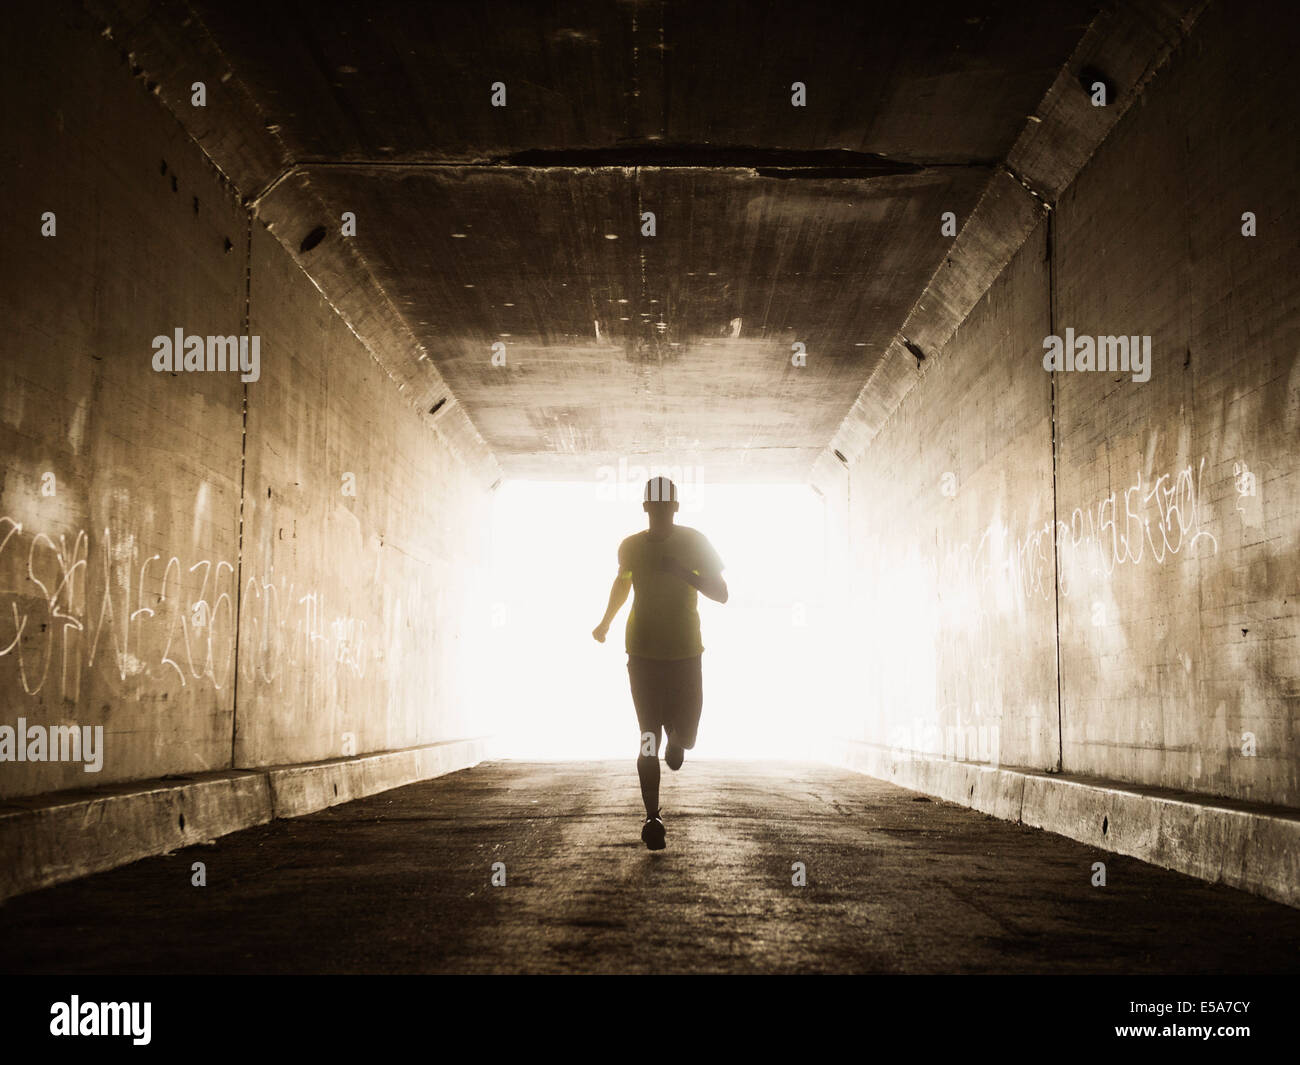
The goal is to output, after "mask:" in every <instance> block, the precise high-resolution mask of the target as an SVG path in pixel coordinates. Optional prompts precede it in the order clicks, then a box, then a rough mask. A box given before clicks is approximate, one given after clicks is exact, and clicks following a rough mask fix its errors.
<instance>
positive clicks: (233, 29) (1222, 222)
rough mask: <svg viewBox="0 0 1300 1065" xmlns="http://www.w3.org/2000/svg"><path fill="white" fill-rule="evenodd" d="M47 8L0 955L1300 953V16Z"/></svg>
mask: <svg viewBox="0 0 1300 1065" xmlns="http://www.w3.org/2000/svg"><path fill="white" fill-rule="evenodd" d="M9 14H10V17H11V19H12V20H13V23H14V24H13V26H12V27H11V29H10V40H11V41H12V42H16V43H17V42H21V44H20V45H18V46H16V47H13V48H11V49H10V51H9V54H8V56H7V59H6V62H5V63H4V64H3V65H0V79H2V81H3V87H2V95H3V98H4V99H5V100H6V101H7V102H8V103H7V106H6V109H5V112H6V113H5V118H4V127H5V132H4V137H3V139H2V140H0V146H2V147H0V151H2V152H3V156H4V166H3V174H4V184H3V188H4V202H5V205H6V210H4V212H3V213H2V215H0V219H2V220H0V226H3V247H4V250H5V254H4V279H5V283H4V285H3V288H2V289H0V299H2V300H3V304H4V314H3V318H4V321H5V323H6V328H5V329H4V330H3V347H4V357H3V361H2V363H0V376H2V382H3V383H2V385H0V440H2V441H3V450H4V462H3V480H2V481H0V597H2V601H0V699H2V700H3V713H0V726H2V727H0V801H2V803H3V805H2V807H0V855H3V862H2V863H0V895H2V896H3V897H4V898H5V900H6V901H5V902H4V905H3V906H2V907H0V929H2V930H3V931H2V934H0V942H2V943H3V946H0V953H2V954H3V956H4V969H5V970H6V971H8V972H11V973H17V974H21V975H28V976H34V975H37V974H47V975H48V974H54V975H59V974H63V975H68V974H81V975H94V974H99V975H104V974H112V973H119V974H136V975H148V974H153V975H159V974H169V973H186V972H209V973H213V972H215V973H286V972H295V973H305V972H330V973H342V972H406V973H414V972H451V973H468V972H485V973H504V972H606V973H665V972H716V973H721V972H747V973H754V972H757V973H779V972H867V973H971V974H973V973H994V972H997V973H1020V974H1025V973H1031V974H1037V973H1066V972H1069V973H1091V974H1169V973H1174V972H1180V973H1202V974H1212V973H1219V974H1224V973H1229V974H1261V973H1265V974H1270V973H1280V972H1296V971H1297V970H1300V955H1298V954H1297V944H1300V913H1298V912H1297V906H1300V857H1298V855H1300V846H1298V844H1300V732H1298V724H1297V723H1298V721H1300V657H1298V655H1297V648H1298V647H1300V565H1298V563H1297V559H1298V558H1300V554H1298V549H1300V521H1298V520H1297V519H1298V517H1300V461H1298V449H1297V441H1298V440H1300V345H1298V344H1297V340H1298V338H1300V329H1298V326H1300V293H1298V292H1297V277H1300V241H1298V240H1297V236H1298V234H1300V227H1298V226H1297V214H1296V199H1297V184H1296V174H1297V172H1298V170H1300V160H1298V159H1297V143H1298V142H1300V138H1297V103H1298V102H1300V94H1298V93H1297V90H1296V83H1295V78H1294V72H1293V69H1292V68H1293V57H1294V53H1295V49H1296V45H1297V40H1298V37H1300V35H1298V34H1297V29H1300V18H1298V17H1297V14H1296V11H1295V9H1294V8H1293V7H1291V6H1290V5H1285V4H1276V3H1267V2H1263V0H1232V2H1228V0H1134V2H1127V3H1110V2H1106V3H1103V2H1098V0H1050V2H1037V3H1019V2H998V0H962V2H960V3H957V2H948V0H931V2H926V3H919V4H906V5H900V4H858V5H845V6H840V5H829V4H821V3H813V4H807V3H803V4H777V3H763V4H742V3H738V2H734V0H718V2H711V3H695V4H692V3H686V2H683V0H664V2H656V3H650V2H630V0H629V2H624V3H608V4H602V3H594V2H577V0H574V2H568V3H557V4H543V5H536V4H526V3H514V2H503V3H495V4H491V5H480V4H475V3H468V2H466V3H455V4H446V5H438V6H433V7H429V6H422V5H419V4H411V3H378V4H373V5H366V6H364V7H360V6H354V5H350V4H346V3H341V2H337V0H325V2H321V3H316V4H313V5H310V6H303V5H291V4H280V3H270V4H267V3H258V4H251V3H244V2H240V0H223V2H221V3H216V2H211V0H159V2H157V3H151V4H147V5H146V4H136V3H130V2H128V0H84V3H71V2H56V3H47V4H42V5H28V6H25V7H23V8H21V9H18V10H14V11H11V12H9ZM659 474H663V475H667V476H670V477H672V478H673V480H674V481H675V482H676V484H677V486H678V489H679V493H680V503H681V509H680V512H679V514H678V521H679V523H680V524H684V525H688V526H691V527H695V528H698V529H699V530H700V531H701V532H703V533H704V534H705V535H706V536H708V537H709V538H710V540H711V542H712V543H713V544H714V546H715V547H716V548H717V551H718V553H719V554H720V555H721V557H722V560H723V562H724V563H725V564H726V568H725V569H724V570H723V575H724V576H725V578H726V580H727V582H728V587H729V591H730V598H729V601H728V602H727V603H725V604H718V603H714V602H711V601H706V599H705V598H704V597H703V596H701V597H700V607H699V612H700V616H701V618H702V625H703V642H704V645H705V647H706V652H705V653H704V655H703V663H704V666H703V673H704V708H703V716H702V719H701V724H700V732H699V740H698V743H697V745H696V747H695V748H694V749H692V750H691V751H689V752H687V755H686V762H685V765H684V766H683V767H682V769H681V770H680V771H679V772H676V773H673V772H671V771H669V770H668V769H664V770H663V778H662V785H661V787H662V792H661V796H662V806H663V811H664V823H665V825H666V828H667V847H666V849H665V850H663V851H662V852H649V851H647V849H646V848H645V847H644V846H643V845H642V843H641V840H640V839H639V838H638V831H639V830H640V824H641V821H642V819H643V818H644V816H645V815H644V811H643V810H642V809H641V799H640V795H639V793H638V778H637V766H636V764H635V759H636V757H637V744H638V725H637V718H636V716H635V714H634V711H633V706H632V702H631V698H630V695H629V690H628V674H627V670H626V658H625V656H624V652H623V622H624V619H625V617H626V608H624V612H623V613H622V614H620V615H619V617H618V620H617V621H615V623H614V625H613V627H612V628H611V630H610V636H609V638H608V641H607V642H606V644H604V645H603V646H602V645H600V644H597V643H596V642H595V641H593V640H592V638H591V628H592V625H593V623H595V622H596V621H597V620H598V619H599V618H600V615H601V611H602V609H603V608H604V605H605V601H606V595H607V592H608V589H609V585H610V580H611V579H612V578H613V577H614V576H615V574H616V571H617V568H618V565H617V558H616V550H617V547H618V543H619V541H620V539H621V538H622V537H624V536H628V535H630V534H632V533H636V532H638V531H639V530H642V529H644V528H645V522H646V516H645V514H644V513H643V512H642V508H641V491H642V484H643V482H644V481H645V480H646V479H647V478H649V477H650V476H652V475H659ZM656 764H657V763H656ZM327 929H328V931H326V930H327ZM51 986H56V985H51ZM1126 1008H1127V1007H1126ZM1116 1016H1118V1014H1117V1015H1116ZM1111 1021H1113V1022H1114V1023H1125V1022H1124V1021H1123V1020H1122V1019H1116V1017H1111V1018H1110V1019H1109V1020H1108V1021H1107V1023H1111Z"/></svg>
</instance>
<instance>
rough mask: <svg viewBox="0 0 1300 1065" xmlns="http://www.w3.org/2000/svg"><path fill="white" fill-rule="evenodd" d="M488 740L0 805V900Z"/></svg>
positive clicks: (393, 784) (350, 789)
mask: <svg viewBox="0 0 1300 1065" xmlns="http://www.w3.org/2000/svg"><path fill="white" fill-rule="evenodd" d="M488 740H489V738H488V737H485V736H476V737H470V738H466V739H456V740H445V741H443V742H440V743H431V744H426V745H424V746H420V747H407V748H403V749H401V750H393V751H378V752H374V753H371V754H361V755H357V756H355V757H351V758H333V759H329V760H328V761H323V762H303V763H299V764H295V765H277V766H263V767H259V768H256V769H236V770H224V771H221V772H213V773H194V774H190V775H185V776H174V777H163V778H161V779H157V780H139V781H127V782H124V783H118V784H108V785H105V786H103V787H99V788H87V789H78V790H76V791H61V792H52V793H48V794H45V795H33V796H30V797H25V798H14V799H9V800H6V801H5V802H4V803H3V804H0V901H3V900H4V899H7V898H11V897H13V896H14V895H20V894H22V893H24V892H27V891H35V890H37V889H38V888H43V887H49V886H51V885H52V884H58V883H62V882H63V881H65V880H75V879H76V878H77V877H81V876H87V875H89V874H90V873H98V872H102V871H104V870H105V869H112V868H115V867H116V866H119V865H126V864H127V863H129V862H134V861H138V860H140V859H141V858H148V857H150V856H151V855H155V854H165V853H167V852H169V851H173V850H177V849H178V848H180V847H189V846H192V845H194V844H196V843H204V842H206V841H208V840H211V839H215V838H217V837H218V836H224V835H227V834H228V833H231V832H238V831H239V830H240V829H244V828H251V827H252V826H253V825H261V824H265V823H266V822H268V821H270V820H272V819H273V818H277V817H298V816H301V815H302V814H308V813H311V812H312V811H314V810H322V809H324V808H325V807H327V806H336V805H338V804H339V803H345V802H351V801H352V800H353V799H360V798H362V797H364V796H366V795H373V794H375V793H376V792H380V791H388V790H389V789H390V788H399V787H402V786H403V785H405V784H411V783H414V782H415V781H417V780H427V779H429V778H431V777H437V776H442V775H443V774H445V773H453V772H455V771H456V770H458V769H465V768H467V767H469V766H472V765H477V764H478V763H479V762H481V761H482V760H483V759H484V757H485V756H486V751H487V746H488Z"/></svg>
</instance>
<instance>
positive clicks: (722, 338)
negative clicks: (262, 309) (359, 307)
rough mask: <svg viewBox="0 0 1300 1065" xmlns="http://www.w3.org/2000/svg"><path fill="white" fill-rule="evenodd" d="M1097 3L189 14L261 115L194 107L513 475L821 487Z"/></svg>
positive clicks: (458, 7)
mask: <svg viewBox="0 0 1300 1065" xmlns="http://www.w3.org/2000/svg"><path fill="white" fill-rule="evenodd" d="M1098 6H1099V5H1098V4H1096V3H1076V2H1064V0H1063V2H1050V3H1011V2H994V0H969V2H964V3H919V4H898V3H889V4H871V3H867V4H846V5H842V6H841V5H817V4H806V3H803V4H795V3H786V2H782V3H776V4H755V3H742V2H734V3H718V4H705V3H700V2H690V0H672V2H663V3H602V4H597V3H581V4H579V3H556V4H539V3H517V4H492V5H483V4H481V3H463V4H455V5H444V4H383V3H380V4H367V5H356V4H353V3H337V2H327V3H310V4H307V3H304V4H301V5H262V4H257V5H253V4H247V3H231V2H230V0H212V2H206V0H204V2H193V3H189V4H185V5H172V6H171V11H172V15H174V17H175V18H176V19H177V21H178V23H179V24H180V25H181V26H183V27H185V29H184V30H181V29H177V31H176V34H175V35H174V37H175V39H174V40H173V41H172V44H173V45H176V44H177V42H180V43H181V44H182V45H184V43H185V41H186V40H188V41H189V44H188V45H185V46H186V47H189V48H190V49H191V50H192V52H193V53H194V54H193V62H194V63H195V64H198V63H199V62H204V63H212V62H214V61H220V62H221V63H222V64H224V65H225V66H226V67H227V70H226V71H223V74H225V75H226V80H225V81H223V82H222V83H221V84H222V85H225V86H226V87H227V90H228V91H229V83H230V82H231V79H233V84H234V86H235V87H236V88H237V91H238V92H239V93H240V94H242V96H243V97H244V99H245V103H246V105H248V106H249V107H250V108H251V110H250V111H249V112H248V113H253V114H256V115H257V116H258V118H259V119H260V125H259V127H258V128H256V129H254V130H252V131H247V130H245V131H243V132H242V133H238V134H237V133H233V132H230V131H226V132H224V133H223V132H222V131H220V130H215V129H213V128H211V126H210V125H209V127H208V128H202V123H203V121H204V119H202V118H199V117H194V110H193V109H191V111H190V113H189V114H188V115H187V114H186V113H185V109H178V113H179V114H180V115H181V118H182V121H184V122H186V123H187V125H189V126H190V127H191V132H193V133H194V134H195V136H196V138H197V139H199V141H200V143H203V144H204V145H205V147H208V148H209V153H210V154H211V155H212V156H213V158H214V159H216V160H217V162H218V164H219V165H221V166H222V167H223V169H226V170H227V172H228V173H231V176H232V178H234V179H235V181H236V183H237V184H238V185H239V187H240V190H241V192H243V193H245V194H246V196H247V197H248V199H249V200H250V201H251V202H253V203H254V204H255V205H256V207H257V209H258V211H259V215H260V216H261V217H262V218H263V220H264V221H267V222H268V224H269V225H271V227H272V230H273V232H275V233H276V235H277V236H278V237H279V238H280V239H281V240H282V241H283V242H284V243H285V244H286V246H288V247H289V248H290V250H291V251H293V252H294V253H295V255H297V257H298V258H299V261H300V262H301V263H302V265H303V267H304V269H306V270H307V272H308V273H309V274H311V275H312V276H313V277H314V278H315V279H316V281H317V284H318V285H319V286H320V287H321V289H322V291H323V292H324V293H325V294H326V296H328V297H330V298H331V299H335V298H336V297H337V298H339V299H346V292H340V290H341V289H348V288H350V287H351V286H352V285H353V281H351V280H349V279H348V276H347V270H348V269H351V270H355V271H357V272H359V273H360V274H364V275H365V276H364V277H361V278H358V279H357V280H356V281H355V284H356V286H362V285H371V286H373V287H374V289H375V294H376V295H379V296H381V297H382V296H386V299H387V302H388V303H389V304H390V305H391V308H392V310H393V311H394V312H395V314H394V318H396V319H398V320H399V321H400V327H401V328H402V329H405V330H408V331H409V333H410V334H411V336H412V337H413V338H414V342H415V343H414V346H413V347H412V352H414V354H411V355H410V356H409V359H410V361H412V362H419V361H423V360H424V359H426V358H427V360H428V362H429V363H431V364H432V366H433V367H434V368H435V369H436V372H437V378H438V381H439V382H445V386H444V385H442V384H441V383H438V384H435V385H432V386H430V387H431V390H432V391H431V392H430V394H431V395H432V394H433V393H436V392H437V391H439V389H445V390H447V391H448V395H449V396H450V397H452V398H454V400H455V401H456V402H457V403H458V404H459V405H460V406H461V407H462V408H463V410H464V411H465V413H467V414H468V416H469V418H470V419H471V421H472V422H473V425H474V426H475V427H476V428H477V430H478V431H479V433H481V434H482V436H483V438H484V440H485V441H486V443H487V444H488V446H489V447H490V448H491V449H492V450H493V452H494V453H495V455H496V457H497V459H498V460H499V462H500V463H501V466H502V467H503V469H504V470H505V472H506V474H507V475H512V476H523V477H543V478H566V477H573V478H581V479H588V478H590V477H592V476H593V472H594V470H595V469H596V468H597V467H598V466H600V465H602V464H606V463H616V462H618V460H619V459H623V458H625V459H627V461H628V462H629V463H632V464H635V463H638V462H651V461H662V462H667V463H670V464H679V463H680V464H682V465H688V464H689V465H692V466H694V467H696V469H697V471H698V475H700V476H703V477H704V478H706V479H711V480H733V479H739V480H751V481H753V480H805V479H807V477H808V474H809V470H810V468H811V466H812V463H813V461H814V459H815V457H816V456H817V455H818V454H819V453H821V452H822V451H823V450H824V449H825V448H826V447H827V445H828V444H829V442H830V441H831V439H832V437H833V436H834V434H835V432H836V430H837V428H838V426H839V425H840V423H841V422H842V421H843V420H844V417H845V415H846V413H847V412H848V411H849V409H850V407H851V406H852V405H853V403H854V400H855V398H856V397H857V396H858V395H859V393H860V392H861V391H862V389H863V386H864V384H865V383H866V382H867V381H868V379H869V378H870V377H871V374H872V371H873V369H874V368H876V367H877V366H878V365H879V363H880V362H881V360H882V359H884V358H885V355H886V352H887V351H888V350H889V348H890V345H891V344H892V343H894V342H895V339H896V337H897V335H898V332H899V330H900V328H901V326H902V324H903V323H904V321H905V320H906V319H907V317H908V314H909V312H910V311H911V310H912V309H913V307H914V305H916V304H917V301H918V299H919V298H920V297H921V295H922V293H923V292H924V291H925V288H926V285H927V283H928V282H929V280H930V279H931V277H932V276H933V275H934V274H935V272H936V271H937V270H938V269H940V268H941V267H942V266H943V264H944V259H945V256H946V255H947V254H948V252H949V249H950V247H951V244H952V239H951V237H950V236H945V235H943V234H941V232H940V216H941V214H942V213H943V212H945V211H952V212H954V214H955V215H956V217H957V219H958V220H959V224H960V221H961V220H964V219H965V218H966V217H967V216H968V215H969V214H970V212H971V211H972V210H973V208H974V207H975V205H976V203H977V202H978V201H979V199H980V197H981V195H982V193H983V192H984V190H985V189H986V188H987V187H988V185H989V182H990V180H991V177H992V175H993V174H994V173H996V172H997V170H998V168H999V167H1000V165H1001V164H1002V162H1003V161H1004V160H1005V159H1006V157H1007V154H1008V152H1009V150H1010V149H1011V147H1012V145H1013V144H1014V143H1015V142H1016V139H1017V137H1018V136H1019V135H1020V134H1021V131H1022V130H1023V129H1024V128H1025V126H1026V122H1027V121H1029V116H1031V115H1033V114H1034V112H1035V109H1036V108H1037V107H1038V106H1039V104H1040V102H1041V101H1042V100H1043V97H1044V94H1045V93H1046V92H1047V91H1048V89H1049V88H1050V87H1051V86H1052V84H1053V82H1054V81H1055V80H1056V79H1057V76H1058V73H1059V72H1060V71H1061V69H1062V67H1063V66H1064V65H1065V64H1066V63H1067V62H1068V61H1069V60H1070V57H1071V54H1072V52H1073V51H1074V49H1075V48H1076V47H1077V46H1078V44H1079V41H1080V39H1081V38H1082V36H1083V35H1084V33H1085V32H1086V31H1087V29H1088V26H1089V24H1090V22H1091V21H1092V19H1093V18H1094V16H1095V15H1096V13H1097V10H1098ZM159 17H161V16H159ZM185 34H189V37H188V38H186V37H185ZM196 35H197V36H196ZM174 65H175V66H178V67H182V66H184V63H179V64H174ZM173 73H174V74H175V75H176V76H177V77H178V78H179V80H181V81H184V80H185V77H186V75H185V73H184V71H179V70H177V71H173ZM796 81H800V82H803V83H805V85H806V86H807V90H806V91H807V106H805V107H795V106H792V103H791V85H792V83H793V82H796ZM493 82H502V83H504V85H505V89H506V106H505V107H493V106H491V100H490V96H491V91H492V90H491V86H492V83H493ZM207 121H208V122H209V123H210V122H211V119H208V120H207ZM214 146H215V149H214ZM345 211H351V212H354V213H355V215H356V219H357V221H356V235H355V236H354V237H344V236H342V235H341V234H340V233H339V229H338V219H339V218H340V216H341V215H342V213H343V212H345ZM647 211H649V212H653V214H654V216H655V229H656V232H655V235H654V236H645V235H643V234H642V231H641V229H642V224H643V222H642V219H643V213H644V212H647ZM317 227H324V234H325V235H324V238H323V239H320V240H319V243H318V244H316V246H315V247H310V245H311V243H312V239H314V238H310V237H309V234H311V233H312V231H313V230H316V229H317ZM318 236H319V234H318ZM305 238H306V240H305V244H304V239H305ZM345 242H346V243H347V244H348V245H349V246H348V247H347V248H346V249H343V248H342V245H343V243H345ZM331 255H333V256H340V255H346V256H347V262H348V263H350V264H351V266H349V267H348V268H347V269H344V268H341V267H339V266H338V265H337V263H336V264H335V265H334V266H327V265H326V264H327V263H328V262H329V261H330V256H331ZM340 261H341V260H340ZM354 328H357V329H358V332H359V333H360V334H361V335H362V336H363V338H367V337H366V328H365V325H364V323H362V324H361V325H357V324H355V323H354ZM367 339H369V340H370V341H371V342H372V347H375V346H378V347H382V346H383V339H382V338H377V337H373V336H372V337H369V338H367ZM498 342H500V343H503V344H504V345H505V349H504V352H505V365H504V366H502V365H494V361H493V349H492V345H493V344H494V343H498ZM796 344H802V345H803V347H804V349H805V350H806V352H807V360H806V365H803V366H796V365H794V364H793V363H792V355H793V354H794V352H795V351H796V350H797V349H796V348H795V345H796ZM499 352H500V349H498V358H497V360H496V362H497V363H500V361H501V359H500V354H499ZM392 357H399V356H392ZM400 357H402V358H407V356H406V355H401V356H400ZM408 372H412V373H413V372H414V371H412V369H411V368H410V367H406V368H404V369H403V371H402V372H401V373H399V374H397V375H396V376H397V377H398V379H400V380H409V379H410V378H409V377H405V376H403V375H404V374H406V373H408Z"/></svg>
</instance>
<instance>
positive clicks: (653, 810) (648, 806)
mask: <svg viewBox="0 0 1300 1065" xmlns="http://www.w3.org/2000/svg"><path fill="white" fill-rule="evenodd" d="M659 734H660V730H659V729H658V728H656V729H655V730H654V731H653V732H642V733H641V753H640V754H639V755H638V756H637V760H636V775H637V776H638V777H640V778H641V801H642V802H643V803H645V815H646V817H657V816H658V814H659ZM647 751H649V752H651V753H649V754H647V753H646V752H647Z"/></svg>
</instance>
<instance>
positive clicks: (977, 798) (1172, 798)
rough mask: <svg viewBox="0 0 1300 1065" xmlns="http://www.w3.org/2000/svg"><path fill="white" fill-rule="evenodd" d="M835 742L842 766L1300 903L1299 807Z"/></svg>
mask: <svg viewBox="0 0 1300 1065" xmlns="http://www.w3.org/2000/svg"><path fill="white" fill-rule="evenodd" d="M836 748H837V751H838V753H839V758H838V761H839V762H840V764H842V765H844V766H845V767H846V768H848V769H851V770H853V771H855V772H858V773H864V774H866V775H867V776H872V777H876V778H878V779H880V780H887V781H889V782H890V783H891V784H897V785H898V786H899V787H903V788H908V789H909V790H912V791H920V792H924V793H925V794H927V795H933V796H935V797H936V798H940V799H946V800H947V801H949V802H954V803H959V804H960V805H963V806H969V807H971V808H973V809H976V810H979V811H980V812H982V813H986V814H991V815H992V816H994V817H999V818H1002V819H1004V820H1007V821H1018V822H1020V823H1022V824H1025V825H1029V826H1031V827H1033V828H1041V829H1045V830H1046V831H1048V832H1055V833H1056V834H1057V835H1061V836H1067V837H1069V838H1070V839H1074V840H1078V841H1079V842H1080V843H1087V844H1089V845H1090V846H1094V847H1098V848H1100V849H1103V850H1107V851H1112V852H1114V853H1116V854H1124V855H1127V856H1129V857H1132V858H1140V859H1141V860H1142V861H1144V862H1150V863H1151V864H1152V865H1158V866H1161V867H1162V868H1165V869H1172V870H1174V871H1176V872H1179V873H1186V874H1187V875H1189V876H1195V877H1198V878H1200V879H1201V880H1208V881H1209V882H1211V883H1215V884H1226V885H1227V886H1229V887H1234V888H1240V889H1241V890H1243V891H1249V892H1251V893H1253V894H1256V895H1262V896H1264V897H1265V898H1269V899H1272V900H1274V901H1275V902H1281V903H1285V904H1286V905H1288V906H1296V907H1300V811H1290V810H1284V809H1279V808H1277V807H1264V806H1258V805H1252V804H1250V803H1246V802H1237V801H1235V800H1229V799H1218V798H1216V797H1214V796H1209V795H1207V796H1203V797H1202V796H1192V795H1187V794H1182V793H1178V794H1175V793H1167V794H1162V793H1160V792H1159V791H1156V790H1154V789H1144V788H1141V787H1139V786H1136V785H1124V784H1117V783H1113V782H1110V781H1104V782H1103V781H1097V780H1089V779H1086V778H1081V777H1072V776H1063V775H1061V774H1053V773H1043V772H1039V771H1036V770H1032V769H1010V768H1004V767H1001V766H990V765H979V764H976V763H972V762H954V761H947V760H944V759H941V758H933V757H929V756H926V755H919V754H915V753H912V752H909V751H901V750H897V749H894V748H886V747H880V746H877V745H875V744H871V743H865V742H862V741H857V740H839V741H837V743H836Z"/></svg>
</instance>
